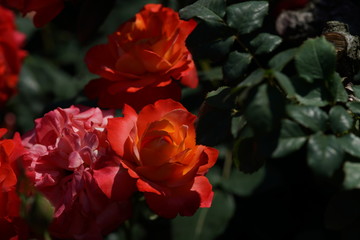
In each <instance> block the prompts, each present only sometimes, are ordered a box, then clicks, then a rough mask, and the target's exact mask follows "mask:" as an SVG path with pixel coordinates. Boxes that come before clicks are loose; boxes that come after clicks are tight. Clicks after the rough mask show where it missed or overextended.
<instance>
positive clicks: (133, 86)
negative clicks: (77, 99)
mask: <svg viewBox="0 0 360 240" xmlns="http://www.w3.org/2000/svg"><path fill="white" fill-rule="evenodd" d="M195 26H196V22H195V21H193V20H191V21H183V20H180V19H179V15H178V13H177V12H175V11H173V10H172V9H170V8H166V7H163V6H162V5H160V4H147V5H145V7H144V8H143V9H142V10H141V11H140V12H139V13H137V14H136V16H135V18H134V19H133V20H131V21H128V22H126V23H124V24H123V25H121V26H120V27H119V28H118V30H117V31H116V32H115V33H113V34H112V35H110V36H109V37H108V43H107V44H103V45H97V46H95V47H93V48H91V49H90V50H89V52H88V53H87V55H86V57H85V62H86V64H87V66H88V68H89V70H90V72H92V73H94V74H97V75H100V76H101V78H99V79H95V80H93V81H92V82H90V84H89V85H88V86H87V87H86V89H85V91H86V92H87V95H88V96H89V97H90V98H98V99H99V102H98V104H99V106H101V107H109V108H122V107H123V105H124V103H125V104H128V105H130V106H132V107H133V108H135V109H136V110H140V109H141V108H142V107H143V106H145V105H146V104H149V103H154V102H155V101H156V100H158V99H165V98H172V99H174V100H179V99H180V97H181V87H180V85H179V84H178V82H180V83H181V84H183V85H185V86H188V87H192V88H194V87H196V86H197V84H198V78H197V73H196V69H195V65H194V62H193V60H192V56H191V54H190V52H189V51H188V49H187V48H186V46H185V40H186V38H187V36H188V35H189V34H190V33H191V32H192V31H193V29H194V28H195ZM139 99H141V101H139Z"/></svg>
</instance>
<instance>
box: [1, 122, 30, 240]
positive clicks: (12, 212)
mask: <svg viewBox="0 0 360 240" xmlns="http://www.w3.org/2000/svg"><path fill="white" fill-rule="evenodd" d="M6 131H7V130H6V129H4V128H1V129H0V137H2V136H3V135H4V134H5V133H6ZM24 152H25V151H24V148H23V147H22V144H21V139H20V135H19V134H15V136H14V139H6V140H1V141H0V229H1V237H0V238H1V239H10V238H12V237H14V238H19V239H25V236H24V235H25V234H26V231H27V230H26V229H22V227H23V226H24V225H23V222H21V220H20V218H19V214H20V199H19V196H18V194H17V191H18V189H17V185H18V177H19V169H18V159H19V157H20V156H21V155H22V154H24Z"/></svg>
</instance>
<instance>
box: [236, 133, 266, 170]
mask: <svg viewBox="0 0 360 240" xmlns="http://www.w3.org/2000/svg"><path fill="white" fill-rule="evenodd" d="M266 158H267V157H266V156H265V155H264V153H263V151H260V150H259V143H258V142H256V141H255V139H254V138H240V139H238V140H237V141H236V142H235V145H234V149H233V160H234V162H235V163H236V165H238V168H239V170H240V171H242V172H244V173H253V172H256V171H257V170H259V169H260V168H261V167H262V166H263V165H264V162H265V159H266Z"/></svg>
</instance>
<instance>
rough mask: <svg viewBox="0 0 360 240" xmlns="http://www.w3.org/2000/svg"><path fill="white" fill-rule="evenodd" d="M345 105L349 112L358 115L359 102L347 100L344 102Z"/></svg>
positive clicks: (359, 113)
mask: <svg viewBox="0 0 360 240" xmlns="http://www.w3.org/2000/svg"><path fill="white" fill-rule="evenodd" d="M346 106H347V107H348V108H349V109H350V111H351V112H353V113H355V114H357V115H360V102H348V103H346Z"/></svg>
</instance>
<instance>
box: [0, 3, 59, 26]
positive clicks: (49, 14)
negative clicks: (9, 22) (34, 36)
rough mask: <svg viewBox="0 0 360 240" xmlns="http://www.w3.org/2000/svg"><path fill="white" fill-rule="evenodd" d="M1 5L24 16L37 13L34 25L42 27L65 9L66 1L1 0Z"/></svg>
mask: <svg viewBox="0 0 360 240" xmlns="http://www.w3.org/2000/svg"><path fill="white" fill-rule="evenodd" d="M0 4H3V5H4V6H6V7H9V8H13V9H16V10H18V11H20V12H21V13H22V14H23V15H26V14H28V13H31V12H35V16H34V19H33V20H34V24H35V26H36V27H42V26H43V25H45V24H46V23H48V22H50V21H51V20H52V19H53V18H55V17H56V16H57V15H58V14H59V13H60V12H61V10H62V9H63V8H64V0H0Z"/></svg>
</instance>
